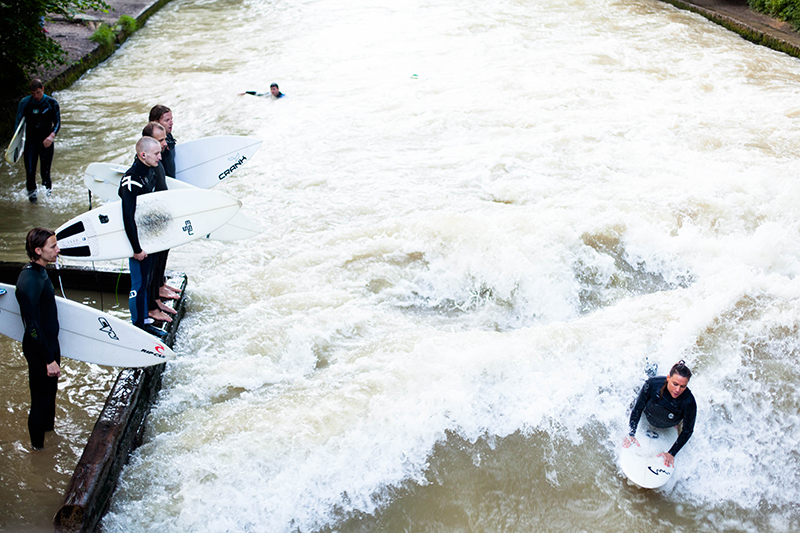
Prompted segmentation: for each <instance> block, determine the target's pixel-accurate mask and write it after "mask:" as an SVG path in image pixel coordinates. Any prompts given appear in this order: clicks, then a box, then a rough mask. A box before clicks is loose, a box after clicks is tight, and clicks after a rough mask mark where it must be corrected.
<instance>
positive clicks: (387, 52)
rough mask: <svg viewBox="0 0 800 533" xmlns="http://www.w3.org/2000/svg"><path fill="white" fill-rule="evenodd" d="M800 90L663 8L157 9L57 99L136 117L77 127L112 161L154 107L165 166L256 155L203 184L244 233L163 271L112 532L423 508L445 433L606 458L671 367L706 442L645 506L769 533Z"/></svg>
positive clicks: (788, 452)
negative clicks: (188, 147)
mask: <svg viewBox="0 0 800 533" xmlns="http://www.w3.org/2000/svg"><path fill="white" fill-rule="evenodd" d="M186 27H192V28H194V31H193V32H192V34H188V35H187V34H186V33H185V31H183V30H184V29H185V28H186ZM149 58H165V60H164V61H162V62H160V63H159V68H158V69H146V68H142V66H143V65H146V64H148V63H147V60H148V59H149ZM413 75H416V76H413ZM165 77H166V78H168V79H169V80H170V81H169V83H164V79H165ZM272 81H277V82H278V83H280V85H281V89H282V90H283V91H284V92H285V93H286V94H287V95H288V96H287V97H286V98H284V99H281V100H278V101H274V100H271V99H267V98H255V97H240V96H237V95H236V93H237V92H239V91H243V90H246V89H260V90H266V88H267V87H268V85H269V83H270V82H272ZM798 81H800V66H798V64H797V63H796V61H795V60H793V59H790V58H788V57H784V56H782V55H780V54H777V53H775V52H771V51H769V50H765V49H762V48H759V47H756V46H754V45H751V44H749V43H746V42H744V41H742V40H741V39H739V38H738V37H735V36H733V35H731V34H729V33H728V32H726V31H725V30H723V29H721V28H718V27H716V26H714V25H712V24H710V23H708V22H706V21H704V20H703V19H701V18H700V17H698V16H695V15H692V14H689V13H685V12H679V11H677V10H674V9H673V8H671V7H670V6H667V5H664V4H660V3H649V2H645V3H638V4H627V3H620V2H585V1H583V2H581V1H573V2H563V3H560V4H546V3H536V2H523V1H518V2H512V1H507V2H500V3H494V4H486V3H478V2H467V3H466V4H465V3H464V2H460V3H452V2H447V1H444V0H442V1H436V2H419V1H418V2H411V1H409V2H401V3H396V2H392V3H388V2H384V3H375V2H363V1H358V0H353V1H337V2H333V1H328V2H311V3H303V2H279V3H269V4H266V3H261V2H222V1H206V2H202V3H196V2H182V1H178V2H173V3H171V4H169V5H168V6H167V7H166V8H165V9H164V10H163V11H162V12H160V13H159V14H158V15H156V16H155V17H154V18H152V19H151V20H150V21H149V22H148V24H147V26H146V27H145V28H144V29H143V30H142V31H141V32H140V33H138V34H137V35H136V36H135V37H134V38H133V39H132V40H131V41H129V42H128V43H126V45H125V49H124V50H123V51H122V53H118V54H117V55H115V57H114V58H112V59H111V60H110V61H109V62H108V63H107V64H105V65H104V66H103V67H100V68H98V69H96V70H95V71H94V72H93V73H91V74H90V75H89V76H87V77H86V78H84V79H83V80H82V81H81V82H80V83H79V84H78V85H76V86H75V88H73V89H71V90H70V91H65V92H64V94H63V95H61V96H62V100H63V101H66V102H71V103H74V104H75V105H86V106H92V107H91V108H92V109H97V110H98V111H97V112H98V113H100V116H101V117H102V116H103V113H104V111H103V109H104V107H103V106H107V107H108V108H118V107H119V106H122V107H123V108H125V106H129V107H130V109H131V111H130V115H131V117H132V118H130V119H127V120H128V121H129V122H130V123H131V124H127V123H125V121H122V122H121V123H118V124H112V123H111V122H109V121H104V120H99V121H98V126H97V133H96V134H97V135H98V136H105V137H106V138H110V139H112V140H113V142H107V144H109V150H112V152H111V154H110V155H109V157H114V158H117V159H119V160H122V159H124V157H125V156H124V154H125V150H126V148H125V146H127V145H126V143H127V144H131V141H132V140H135V134H136V131H137V128H139V129H140V128H141V126H139V125H138V124H139V123H140V122H141V121H142V117H141V113H142V110H145V111H146V110H147V109H149V107H150V106H151V105H153V104H154V103H156V102H161V103H167V104H168V105H170V107H172V108H173V111H174V114H175V121H176V126H175V135H176V137H177V138H178V140H179V143H180V142H181V140H188V139H193V138H198V137H201V136H205V135H218V134H222V133H225V134H242V135H256V136H258V137H260V138H262V139H263V140H264V141H265V142H264V145H263V146H262V148H261V149H260V150H259V152H258V153H257V154H256V155H255V156H254V158H253V160H252V161H251V162H248V164H247V165H245V166H244V167H243V168H242V169H241V170H240V171H238V172H237V174H236V175H235V176H234V177H233V178H231V179H229V180H226V182H225V183H224V184H222V185H220V186H219V189H220V190H223V191H225V192H228V193H230V194H233V195H235V196H237V197H240V198H242V199H243V203H244V209H245V210H246V211H248V213H250V214H254V215H255V216H257V217H258V219H259V222H260V223H261V224H262V225H263V226H264V227H265V232H264V233H263V234H261V235H259V236H258V237H257V238H255V239H253V240H252V241H248V242H238V243H217V242H206V241H202V242H199V241H198V242H194V243H191V244H189V245H187V246H183V247H180V248H177V249H175V250H172V252H171V253H170V268H175V269H178V270H183V271H186V272H187V273H188V274H189V278H190V288H189V292H190V304H189V309H188V312H187V316H186V318H185V319H184V321H183V323H182V325H181V333H180V336H179V339H178V343H177V346H176V347H177V350H178V352H179V354H180V355H179V359H178V360H177V361H176V362H174V363H171V364H170V365H169V368H168V371H167V374H166V375H165V383H164V390H163V392H162V394H161V396H160V398H159V402H158V405H157V406H156V408H155V410H154V411H153V412H152V413H151V415H150V418H149V419H148V434H147V438H146V442H145V443H144V445H143V446H142V447H141V448H140V449H139V450H138V451H137V453H136V454H135V455H134V457H133V458H132V460H131V462H130V464H129V465H128V466H127V467H126V469H125V471H124V473H123V476H122V479H121V482H120V485H119V489H118V492H117V493H116V495H115V497H114V501H113V503H112V505H111V510H110V512H109V514H108V516H107V517H106V519H105V521H104V523H103V527H104V529H105V530H107V531H193V530H203V531H212V532H213V531H295V530H300V531H308V530H314V529H320V528H325V527H328V528H331V529H336V528H337V524H340V523H341V520H343V519H347V518H348V517H350V516H354V515H358V513H367V514H369V513H376V512H379V511H380V510H381V509H384V508H386V507H387V506H391V505H392V497H391V494H393V492H392V491H393V490H397V489H401V490H413V487H414V486H422V485H425V484H428V483H430V482H431V480H430V479H429V477H428V476H427V473H428V469H429V461H430V458H431V454H432V453H433V450H434V448H435V446H436V444H437V443H442V442H445V441H446V440H447V438H448V437H447V436H448V434H451V435H457V436H458V437H459V438H461V439H463V440H465V441H467V442H473V443H474V442H477V441H479V440H481V439H496V438H505V437H508V436H510V435H514V434H517V433H519V434H522V435H533V434H536V435H540V434H541V433H544V434H547V433H548V432H550V433H552V434H553V435H555V436H554V437H553V440H552V442H551V445H552V446H553V447H554V449H556V450H559V449H567V448H566V447H564V448H559V446H562V444H559V443H560V442H561V441H560V440H559V439H566V441H567V442H568V443H569V444H570V445H571V446H576V445H580V446H582V445H585V444H589V445H591V446H595V447H597V448H599V449H601V450H605V451H606V452H607V454H606V455H607V456H606V457H603V458H601V459H599V460H601V461H605V462H606V463H604V464H607V463H613V461H614V450H615V448H616V446H617V444H618V442H619V439H620V438H621V437H622V435H624V432H625V430H626V426H627V420H626V417H627V414H626V413H627V409H628V407H629V405H630V402H631V401H632V399H633V398H634V397H635V395H636V392H637V390H638V388H639V386H640V385H641V383H642V381H643V379H644V373H643V371H644V366H645V363H646V361H651V362H652V361H654V362H657V363H659V367H660V369H661V371H662V372H663V371H665V370H666V369H668V368H669V366H671V365H672V364H673V363H675V362H676V361H677V360H678V359H681V358H683V359H686V360H687V362H688V363H689V364H690V366H691V367H692V368H693V370H694V371H695V377H693V379H692V381H691V388H692V390H693V391H694V393H695V396H696V398H697V402H698V407H699V414H698V426H697V431H696V434H695V435H694V436H693V438H692V439H691V441H690V442H689V444H688V445H687V446H686V448H685V449H684V450H682V451H681V453H680V454H679V456H678V460H679V468H678V474H677V476H676V480H675V481H674V482H671V484H670V485H668V487H667V489H666V490H664V491H662V492H661V493H659V494H660V496H659V497H660V498H661V499H662V500H663V501H664V502H666V503H665V505H668V506H671V508H672V509H673V511H674V512H675V513H676V514H682V515H683V518H685V519H686V520H689V521H693V523H694V525H695V526H696V529H697V530H707V531H710V530H720V529H731V528H734V529H735V528H736V527H742V528H744V529H753V528H756V529H757V525H758V524H760V523H761V521H762V520H766V521H768V523H769V524H770V527H771V528H772V529H774V530H776V531H781V530H783V531H788V530H790V529H791V527H792V526H791V524H793V523H795V522H796V521H797V518H798V517H797V513H796V511H795V510H793V507H792V506H793V502H795V501H796V500H797V496H798V495H797V488H796V487H795V483H794V478H795V477H796V475H795V474H796V468H795V466H796V464H795V463H796V455H797V444H796V443H797V442H798V437H800V435H798V431H800V429H798V427H800V426H798V423H797V422H798V421H797V414H796V413H797V409H796V407H797V404H798V398H797V393H796V390H797V386H796V385H797V384H798V383H800V369H799V368H798V363H797V357H796V355H797V352H798V346H797V340H796V338H797V335H796V332H797V330H798V319H797V317H798V305H800V285H798V282H797V281H796V278H797V274H798V268H800V262H798V260H797V257H798V252H800V239H798V216H797V214H798V211H797V207H796V206H797V205H800V203H799V202H798V201H799V200H800V189H798V186H797V185H796V184H795V182H794V176H797V175H798V174H799V173H800V163H798V161H800V157H798V156H800V148H798V146H800V143H798V137H800V133H798V132H799V131H800V130H798V128H797V125H798V124H797V120H798V119H797V118H796V117H793V116H791V115H792V114H791V113H789V114H787V113H786V112H785V111H786V110H787V109H788V107H790V106H788V105H787V102H789V101H790V99H791V98H793V97H794V95H795V92H796V89H795V88H796V86H797V83H798ZM63 106H64V104H63V103H62V107H63ZM94 106H98V107H94ZM134 124H136V127H134ZM114 150H117V152H114ZM598 426H599V427H600V428H601V430H600V431H588V432H587V431H586V430H587V428H596V427H598ZM587 439H588V440H589V441H591V442H588V443H587ZM564 446H565V445H564ZM554 453H557V451H556V452H554ZM576 460H577V461H579V466H580V467H581V468H582V469H590V468H594V467H596V464H594V463H591V462H590V463H583V462H580V461H581V460H579V459H576ZM592 460H593V461H597V460H598V458H597V457H594V458H593V459H592ZM549 468H550V469H551V471H549V472H548V484H549V485H548V486H552V487H558V486H560V484H562V483H565V482H564V481H563V480H565V479H568V478H569V475H570V473H569V472H566V471H558V470H557V468H558V464H554V465H550V467H549ZM594 483H595V489H596V490H597V491H599V492H600V493H603V494H608V495H609V498H612V501H613V502H614V508H616V509H624V510H626V511H627V512H628V513H630V514H631V515H632V516H633V517H634V518H633V519H634V520H635V521H636V522H635V523H636V524H638V525H639V526H641V525H642V524H653V525H656V526H658V527H657V530H658V528H665V527H666V526H664V525H663V523H661V522H657V521H656V519H653V518H651V517H650V515H649V513H648V505H647V503H642V502H641V501H640V500H637V499H635V498H634V499H632V500H631V501H628V496H627V495H628V494H629V493H628V492H626V491H624V490H612V489H609V488H608V486H607V484H611V486H612V487H617V486H618V487H623V486H624V483H625V482H624V480H622V479H621V476H620V477H616V478H613V479H605V480H598V481H595V482H594ZM604 509H605V508H604ZM731 509H733V511H731ZM602 512H603V513H611V512H612V511H611V510H607V511H602ZM731 514H733V518H732V517H731ZM734 523H735V524H739V526H736V525H732V524H734ZM754 524H755V525H754Z"/></svg>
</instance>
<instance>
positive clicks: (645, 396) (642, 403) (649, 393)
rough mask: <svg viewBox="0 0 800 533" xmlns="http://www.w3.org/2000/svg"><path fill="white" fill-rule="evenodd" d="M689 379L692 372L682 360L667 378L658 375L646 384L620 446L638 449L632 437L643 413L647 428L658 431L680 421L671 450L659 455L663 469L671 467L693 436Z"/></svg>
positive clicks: (694, 407)
mask: <svg viewBox="0 0 800 533" xmlns="http://www.w3.org/2000/svg"><path fill="white" fill-rule="evenodd" d="M691 377H692V371H691V370H689V367H688V366H686V363H685V362H684V361H683V360H681V361H678V362H677V363H676V364H675V365H674V366H673V367H672V368H671V369H670V371H669V375H668V376H657V377H653V378H650V379H648V380H647V381H645V383H644V386H643V387H642V390H641V391H640V392H639V397H638V398H637V399H636V403H635V404H634V406H633V411H631V418H630V433H629V434H628V436H627V437H625V440H623V441H622V446H623V447H625V448H628V447H630V446H631V445H632V444H636V445H637V446H639V442H638V441H637V440H636V437H635V436H634V435H636V428H637V427H638V426H639V420H640V419H641V417H642V413H644V414H645V416H646V417H647V421H648V422H649V423H650V425H652V426H653V427H657V428H668V427H672V426H677V425H678V424H680V423H681V422H683V427H682V428H681V430H680V434H679V435H678V439H677V440H676V441H675V444H673V445H672V448H670V449H669V451H668V452H665V453H660V454H658V456H659V457H663V458H664V464H665V465H666V466H673V464H674V463H675V456H676V455H677V454H678V452H679V451H680V450H681V448H683V446H684V445H685V444H686V442H688V440H689V438H690V437H691V436H692V432H693V431H694V423H695V418H696V417H697V404H696V403H695V401H694V396H693V395H692V391H690V390H689V388H688V385H689V379H690V378H691Z"/></svg>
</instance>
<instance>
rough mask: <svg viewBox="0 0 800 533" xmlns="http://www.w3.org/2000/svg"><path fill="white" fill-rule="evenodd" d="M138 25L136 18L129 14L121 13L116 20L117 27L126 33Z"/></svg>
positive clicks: (134, 29)
mask: <svg viewBox="0 0 800 533" xmlns="http://www.w3.org/2000/svg"><path fill="white" fill-rule="evenodd" d="M138 26H139V24H138V23H137V22H136V19H135V18H133V17H132V16H130V15H122V16H121V17H120V18H119V20H118V21H117V27H119V28H120V29H121V30H122V31H124V32H125V33H127V34H128V35H130V34H132V33H133V32H135V31H136V30H137V28H138Z"/></svg>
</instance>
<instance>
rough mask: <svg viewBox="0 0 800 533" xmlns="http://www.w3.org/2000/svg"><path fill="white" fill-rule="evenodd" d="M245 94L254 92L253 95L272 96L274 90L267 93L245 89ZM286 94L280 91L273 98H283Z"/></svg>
mask: <svg viewBox="0 0 800 533" xmlns="http://www.w3.org/2000/svg"><path fill="white" fill-rule="evenodd" d="M244 94H252V95H253V96H272V91H270V92H267V93H260V92H258V91H245V92H244ZM284 96H286V95H285V94H283V93H282V92H280V91H278V94H277V95H275V96H273V98H283V97H284Z"/></svg>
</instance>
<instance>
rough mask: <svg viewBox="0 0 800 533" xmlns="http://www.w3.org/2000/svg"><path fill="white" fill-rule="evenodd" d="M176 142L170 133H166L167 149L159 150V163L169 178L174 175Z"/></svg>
mask: <svg viewBox="0 0 800 533" xmlns="http://www.w3.org/2000/svg"><path fill="white" fill-rule="evenodd" d="M177 143H178V142H177V141H176V140H175V137H173V136H172V134H171V133H167V149H166V150H164V151H163V152H161V164H162V165H164V171H165V172H166V173H167V176H169V177H170V178H174V177H175V145H176V144H177Z"/></svg>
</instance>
